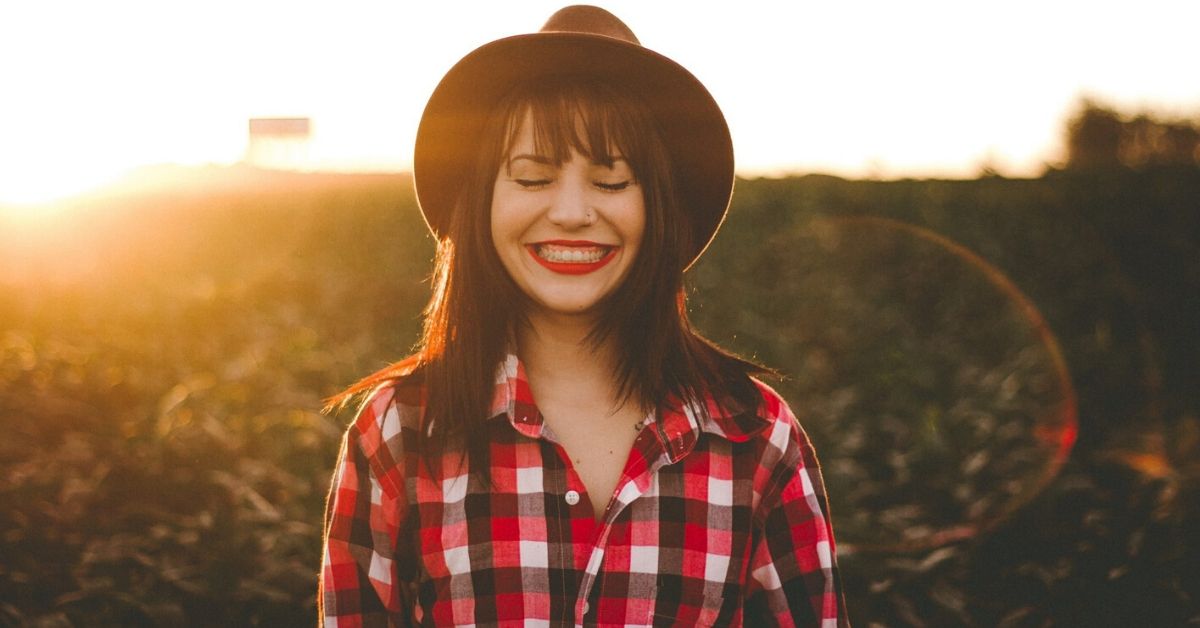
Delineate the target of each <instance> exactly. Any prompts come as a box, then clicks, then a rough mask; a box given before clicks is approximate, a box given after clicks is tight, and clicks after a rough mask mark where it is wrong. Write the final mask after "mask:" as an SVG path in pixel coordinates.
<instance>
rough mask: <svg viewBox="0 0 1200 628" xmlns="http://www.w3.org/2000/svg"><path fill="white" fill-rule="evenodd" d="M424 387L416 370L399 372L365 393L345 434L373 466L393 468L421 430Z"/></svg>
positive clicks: (381, 469) (382, 468)
mask: <svg viewBox="0 0 1200 628" xmlns="http://www.w3.org/2000/svg"><path fill="white" fill-rule="evenodd" d="M424 403H425V386H424V379H423V378H422V377H421V372H420V370H419V369H411V370H409V371H407V372H404V373H398V374H396V375H395V376H394V377H392V378H391V379H388V380H386V381H383V382H380V383H378V384H377V385H376V386H375V387H374V388H372V389H370V390H369V391H368V392H366V393H365V394H364V395H363V397H362V401H361V403H360V404H359V406H358V412H357V414H356V415H355V417H354V421H353V422H352V423H351V424H350V427H349V429H348V431H347V433H348V435H347V437H348V439H350V440H352V441H354V442H355V444H356V445H357V446H358V448H359V449H360V450H361V451H362V453H363V455H364V456H365V457H366V458H367V459H368V460H369V461H370V462H371V464H372V466H377V467H380V468H378V469H377V471H383V470H384V468H388V467H393V466H395V465H396V464H398V463H399V461H401V460H403V458H404V452H405V449H406V447H411V445H412V444H413V441H414V440H415V439H414V438H412V437H409V436H407V434H412V433H413V432H414V431H415V430H417V429H419V428H420V424H421V415H422V413H423V411H424Z"/></svg>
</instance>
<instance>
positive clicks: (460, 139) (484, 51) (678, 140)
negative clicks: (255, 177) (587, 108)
mask: <svg viewBox="0 0 1200 628" xmlns="http://www.w3.org/2000/svg"><path fill="white" fill-rule="evenodd" d="M556 75H584V76H595V77H597V78H600V79H603V80H606V81H608V82H609V83H611V84H613V85H616V86H619V87H621V88H625V89H629V90H630V91H631V92H632V93H634V94H635V95H636V96H637V97H638V98H640V99H641V100H642V101H643V102H645V104H646V105H647V107H648V108H649V109H650V113H651V115H652V116H653V117H654V118H655V120H656V121H657V123H658V125H659V129H660V131H661V133H662V139H663V141H664V143H665V144H666V148H667V152H668V154H669V155H670V158H671V161H672V164H671V167H672V171H673V173H674V176H675V185H676V187H677V188H678V191H679V194H680V201H681V202H682V204H683V210H684V213H685V215H687V216H688V217H689V219H690V220H691V223H692V224H691V225H690V228H691V235H692V238H691V241H692V250H691V251H689V258H688V263H687V266H691V264H692V263H693V262H694V261H695V260H696V259H697V258H699V257H700V255H701V254H702V253H703V252H704V249H705V248H707V247H708V243H709V242H710V241H711V240H712V238H713V236H714V235H715V234H716V231H717V229H718V228H719V227H720V225H721V222H722V221H723V220H724V218H725V213H726V210H727V209H728V207H729V199H730V197H731V195H732V193H733V181H734V175H733V142H732V140H731V139H730V136H729V126H728V125H727V124H726V122H725V116H724V115H722V113H721V109H720V108H719V107H718V106H717V103H716V101H715V100H713V97H712V95H711V94H710V93H709V92H708V90H707V89H705V87H704V85H703V84H701V83H700V81H699V80H697V79H696V77H695V76H693V75H692V74H691V73H690V72H688V71H687V69H685V68H684V67H683V66H681V65H679V64H678V63H675V62H674V61H672V60H670V59H668V58H667V57H664V56H662V55H660V54H658V53H656V52H654V51H652V50H649V49H647V48H644V47H642V46H639V45H637V44H633V43H629V42H625V41H622V40H619V39H614V38H611V37H605V36H603V35H592V34H586V33H574V32H543V33H532V34H527V35H516V36H513V37H507V38H505V39H500V40H497V41H493V42H491V43H488V44H485V45H483V46H480V47H479V48H477V49H475V50H474V51H473V52H471V53H470V54H468V55H467V56H466V57H463V59H462V60H460V61H459V62H458V63H457V64H455V65H454V67H453V68H451V69H450V71H449V72H447V73H446V75H445V76H444V77H443V78H442V81H441V82H440V83H439V84H438V86H437V88H435V89H434V91H433V95H432V96H430V98H429V102H428V104H426V106H425V112H424V114H423V115H422V116H421V123H420V126H419V127H418V128H417V141H416V148H415V152H414V155H413V180H414V184H415V187H416V192H417V202H418V203H419V204H420V207H421V213H422V214H423V215H424V217H425V222H426V224H427V225H429V229H430V230H431V231H432V232H433V233H434V234H435V235H437V234H439V233H445V231H446V229H447V227H448V226H449V224H450V215H451V213H452V212H453V211H454V207H455V204H456V202H457V195H458V192H459V190H460V189H461V188H462V185H463V180H462V177H463V174H464V173H465V172H468V171H469V170H470V168H469V167H468V166H469V164H471V163H473V160H474V158H475V151H477V150H479V146H480V138H481V135H482V133H483V130H484V128H483V127H484V124H485V120H486V118H487V114H488V113H489V112H490V111H491V108H492V107H493V106H494V105H495V103H496V102H498V101H499V99H501V98H503V97H504V96H505V95H507V94H508V92H509V90H511V89H512V87H513V86H514V85H515V84H517V83H518V82H522V81H529V80H536V79H537V78H538V77H543V76H546V77H548V76H556Z"/></svg>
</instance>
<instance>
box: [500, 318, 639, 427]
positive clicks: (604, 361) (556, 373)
mask: <svg viewBox="0 0 1200 628" xmlns="http://www.w3.org/2000/svg"><path fill="white" fill-rule="evenodd" d="M593 325H594V320H592V319H585V318H583V317H572V316H558V315H553V314H549V315H547V314H545V313H536V314H531V315H530V316H529V317H528V324H527V325H522V326H520V327H519V328H518V329H517V334H516V340H517V352H518V355H520V357H521V361H522V363H523V364H524V366H525V374H526V376H527V377H528V378H529V381H530V385H531V386H532V387H533V388H534V389H535V392H536V391H537V390H538V389H541V390H543V391H546V392H550V391H551V389H552V390H553V391H554V392H562V393H566V392H567V391H573V392H574V393H578V394H584V393H585V392H586V393H588V394H589V396H591V395H596V394H598V393H601V394H603V396H605V397H608V398H609V399H610V401H611V403H612V404H613V407H614V409H615V408H616V407H617V406H619V405H620V404H619V400H618V399H617V385H616V376H615V373H616V366H617V362H618V352H617V343H616V341H615V339H613V338H606V339H605V340H604V341H603V342H601V343H600V344H599V346H597V345H594V344H593V343H592V342H591V341H589V340H588V338H587V336H588V333H589V332H590V331H591V330H592V326H593Z"/></svg>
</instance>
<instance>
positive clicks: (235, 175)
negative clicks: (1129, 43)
mask: <svg viewBox="0 0 1200 628" xmlns="http://www.w3.org/2000/svg"><path fill="white" fill-rule="evenodd" d="M200 174H201V177H200V180H198V181H194V182H193V183H191V184H188V185H173V186H168V187H161V188H157V189H154V190H149V191H142V192H139V193H136V194H133V193H123V194H122V193H113V194H110V195H108V196H106V197H102V198H93V199H89V200H81V201H78V205H77V206H76V207H71V208H67V209H64V210H63V211H62V212H61V213H60V214H59V215H57V216H55V217H53V218H52V219H51V218H47V219H46V220H45V221H41V222H38V221H15V220H9V221H8V222H0V421H3V425H4V432H5V435H6V438H4V439H0V503H2V504H3V507H2V508H0V626H8V625H14V626H20V625H28V626H71V625H78V626H93V625H95V626H100V625H121V626H139V625H146V626H176V625H190V626H229V625H307V624H310V623H311V622H312V618H313V614H314V613H315V608H314V607H315V600H314V587H315V580H316V572H317V567H318V564H319V561H320V557H319V545H320V525H321V516H322V515H321V513H322V505H323V501H324V495H325V491H326V489H327V487H328V481H329V473H330V471H331V468H332V465H333V463H334V456H335V454H336V449H337V444H338V440H339V438H340V434H341V431H342V429H343V428H344V425H345V423H346V421H348V420H349V417H348V416H347V415H346V414H343V415H341V416H336V417H326V416H323V415H321V414H319V413H318V409H319V408H320V406H321V405H322V399H323V398H324V397H325V396H328V395H330V394H333V393H335V392H337V391H338V390H339V389H340V388H341V387H344V386H345V385H347V384H349V383H350V382H352V381H354V380H355V379H356V378H357V377H360V376H362V375H364V374H366V373H368V372H370V371H372V370H373V369H375V368H378V367H379V366H382V365H383V364H385V363H386V362H387V361H390V360H393V359H396V358H398V357H401V356H402V355H404V354H405V353H406V352H407V350H408V348H409V347H410V345H411V344H412V342H413V341H414V340H415V339H416V333H417V330H418V324H419V313H420V310H421V308H422V307H423V305H424V303H425V300H426V296H427V291H428V285H427V283H426V276H427V274H428V271H429V265H430V261H431V258H432V252H433V250H432V243H431V241H430V238H429V237H428V236H427V235H426V232H425V228H424V225H423V224H422V222H421V219H420V216H419V214H418V212H417V211H416V209H415V204H414V201H413V198H412V194H411V182H410V181H409V180H407V179H406V178H405V177H396V176H349V175H345V176H334V175H288V174H281V173H274V174H271V173H239V172H225V171H221V170H214V171H207V172H204V173H200ZM251 175H253V176H251ZM737 188H738V190H737V194H736V195H735V205H734V208H733V209H732V211H731V213H730V216H729V219H728V221H727V222H726V225H725V227H724V228H723V231H722V234H721V237H719V238H718V239H717V240H716V242H715V243H714V244H713V247H712V248H711V249H710V251H709V252H708V253H707V254H706V256H705V257H704V258H703V259H702V260H701V262H700V263H699V264H698V265H697V267H696V268H695V269H694V270H693V271H692V272H691V273H690V276H689V283H690V290H691V292H692V295H691V304H692V308H693V315H694V318H695V320H696V322H697V324H698V325H699V326H700V327H701V328H702V329H704V330H705V331H706V332H707V333H708V334H709V335H710V336H712V337H713V338H714V339H716V340H718V341H720V342H722V343H724V344H726V345H727V346H729V347H731V348H734V349H736V350H738V351H741V352H743V353H745V354H747V355H752V356H755V357H757V358H758V359H760V360H762V361H764V362H766V363H768V364H770V365H772V366H775V367H777V368H779V369H780V370H782V371H783V372H784V373H785V374H786V375H787V376H788V377H787V378H786V379H784V380H783V381H781V382H779V383H778V387H779V388H780V389H781V390H782V391H784V393H785V395H786V396H787V397H788V398H789V399H790V400H791V402H792V405H793V406H794V407H795V408H796V409H797V411H798V413H799V414H800V415H801V418H802V420H803V422H804V424H805V427H806V429H808V431H809V432H810V434H811V435H812V437H813V439H814V440H815V441H816V443H817V447H818V451H819V452H820V453H821V454H822V459H823V462H824V466H825V473H826V480H827V482H828V484H829V486H830V493H831V498H832V500H833V508H834V518H835V522H836V524H837V530H838V532H839V535H840V536H841V538H842V540H843V541H844V542H845V545H846V547H847V548H848V549H854V550H856V551H847V552H846V553H845V554H843V556H842V564H843V573H844V577H845V581H846V591H847V597H848V601H849V603H850V607H851V612H852V617H853V619H854V620H855V622H856V624H858V625H863V626H870V625H896V626H903V625H913V626H947V625H950V626H953V625H966V626H996V625H1003V626H1047V625H1054V626H1076V625H1130V624H1132V625H1179V624H1182V623H1185V622H1187V621H1192V622H1195V621H1200V610H1198V608H1200V606H1198V603H1197V597H1196V596H1197V595H1200V569H1197V568H1196V566H1197V565H1200V554H1198V551H1197V545H1196V544H1195V542H1193V541H1192V540H1191V539H1194V538H1200V534H1197V533H1198V532H1200V530H1197V529H1196V528H1197V521H1200V518H1198V515H1200V513H1198V511H1197V509H1198V506H1200V499H1198V498H1200V486H1198V482H1200V419H1198V418H1197V417H1198V416H1200V386H1197V382H1200V360H1198V359H1197V358H1198V357H1200V338H1198V337H1200V327H1198V326H1197V324H1196V322H1197V321H1198V320H1200V303H1198V300H1197V299H1198V297H1197V295H1200V201H1198V199H1200V173H1198V172H1197V171H1196V170H1195V169H1194V168H1168V167H1154V168H1144V169H1140V170H1128V169H1123V170H1119V171H1114V172H1112V173H1105V174H1104V175H1103V176H1097V175H1095V174H1089V173H1086V172H1073V171H1064V172H1057V173H1050V174H1049V175H1047V176H1046V177H1044V178H1042V179H1037V180H1007V179H1003V178H999V177H989V178H985V179H980V180H977V181H960V182H948V181H895V182H886V183H885V182H865V181H857V182H855V181H844V180H840V179H835V178H832V177H821V176H809V177H801V178H792V179H781V180H766V179H764V180H751V181H747V180H742V181H739V182H738V186H737ZM2 215H4V214H3V213H2V212H0V216H2ZM864 219H866V220H864ZM3 220H5V219H3V218H0V221H3ZM923 234H924V235H923ZM939 238H947V239H948V242H949V243H950V244H947V241H942V240H940V239H939ZM958 245H961V246H962V247H965V249H967V250H969V251H971V252H972V255H978V256H979V258H980V264H972V263H968V262H967V261H966V258H965V257H964V256H963V255H962V254H960V253H961V252H956V251H957V249H955V248H954V247H955V246H958ZM988 269H993V270H996V271H997V272H999V273H1002V279H998V278H997V277H995V276H992V275H989V273H988ZM1005 282H1011V284H1012V285H1013V286H1015V288H1017V289H1018V290H1020V291H1021V292H1022V293H1024V295H1026V296H1027V297H1028V298H1029V300H1030V302H1031V303H1032V304H1033V305H1034V306H1036V308H1037V309H1038V310H1039V311H1040V314H1041V316H1042V317H1044V319H1045V321H1046V322H1047V324H1048V327H1049V329H1050V330H1052V331H1053V332H1054V334H1055V335H1056V337H1057V339H1058V342H1059V343H1060V345H1061V347H1062V351H1063V354H1064V355H1065V358H1066V364H1067V366H1068V367H1069V369H1070V377H1071V381H1072V382H1073V384H1074V387H1075V389H1076V391H1077V393H1078V407H1079V424H1080V432H1079V440H1078V442H1077V444H1076V447H1075V450H1074V451H1073V452H1072V455H1071V458H1070V459H1069V460H1068V461H1067V462H1066V464H1065V466H1064V467H1063V468H1062V470H1061V471H1060V472H1059V473H1058V475H1057V476H1056V477H1054V478H1053V480H1052V481H1050V482H1049V484H1048V485H1047V486H1045V487H1044V490H1041V491H1040V492H1031V491H1036V489H1037V488H1041V479H1042V478H1041V476H1039V470H1043V469H1051V470H1053V465H1052V464H1049V463H1048V461H1050V460H1051V459H1052V455H1051V453H1050V450H1048V449H1047V448H1046V446H1045V442H1046V439H1044V438H1042V437H1041V436H1039V432H1038V431H1037V430H1038V428H1039V427H1043V428H1044V427H1046V426H1049V427H1050V428H1052V429H1051V433H1052V434H1054V432H1053V428H1055V426H1058V425H1059V423H1056V422H1055V421H1057V419H1056V418H1055V417H1058V416H1059V414H1057V412H1058V411H1059V410H1061V407H1060V405H1059V404H1060V403H1061V402H1063V400H1064V399H1066V398H1067V396H1068V391H1067V390H1066V389H1065V388H1064V387H1063V386H1062V383H1061V382H1060V381H1059V380H1058V379H1057V378H1056V370H1055V368H1056V367H1055V364H1054V360H1053V356H1052V355H1051V353H1050V352H1049V351H1047V350H1046V348H1045V344H1044V342H1043V339H1042V338H1041V337H1040V336H1039V334H1038V331H1037V326H1036V325H1033V324H1031V322H1030V320H1031V319H1030V318H1029V316H1028V312H1026V311H1024V310H1022V309H1021V307H1019V306H1018V305H1016V304H1015V302H1014V301H1013V299H1012V295H1011V294H1008V293H1006V292H1005V290H1004V289H1003V287H1002V286H1003V285H1005ZM1051 440H1053V439H1051ZM1018 506H1020V507H1019V508H1018ZM946 530H952V531H953V530H957V531H958V532H959V533H958V534H952V535H949V536H938V533H939V532H941V531H946Z"/></svg>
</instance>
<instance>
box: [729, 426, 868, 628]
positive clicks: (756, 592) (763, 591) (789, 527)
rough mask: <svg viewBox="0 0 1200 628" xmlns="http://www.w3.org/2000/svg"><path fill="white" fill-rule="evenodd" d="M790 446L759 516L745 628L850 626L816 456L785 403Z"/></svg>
mask: <svg viewBox="0 0 1200 628" xmlns="http://www.w3.org/2000/svg"><path fill="white" fill-rule="evenodd" d="M782 413H783V415H784V416H783V417H781V418H782V419H784V422H785V425H784V426H782V427H781V428H780V429H786V430H787V431H788V432H789V434H788V439H787V446H786V449H785V450H784V453H783V456H782V457H781V459H780V460H779V462H778V465H777V467H776V469H775V470H774V472H773V473H772V485H773V488H772V490H770V491H769V492H768V493H767V494H764V496H763V502H762V504H761V506H762V511H761V513H762V514H761V515H760V516H758V517H756V519H755V529H754V539H753V540H754V547H753V550H752V551H753V555H752V557H751V565H750V578H749V582H748V584H747V593H746V608H745V614H746V625H748V626H750V625H754V626H759V625H761V626H819V627H820V628H848V627H849V625H850V622H849V618H848V617H847V615H846V608H845V600H844V599H843V596H842V587H841V581H840V577H839V574H838V569H837V553H836V549H835V545H834V539H833V525H832V523H831V522H830V519H829V505H828V501H827V500H826V496H825V485H824V481H823V480H822V478H821V470H820V466H819V465H818V463H817V458H816V452H815V451H814V450H813V447H812V444H811V443H810V442H809V440H808V437H807V436H806V435H805V434H804V432H803V430H801V429H800V426H799V424H798V423H797V422H796V420H795V417H794V416H792V414H791V411H790V410H789V409H787V406H786V405H785V406H783V409H782Z"/></svg>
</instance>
